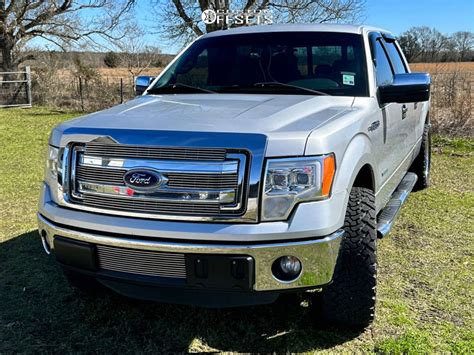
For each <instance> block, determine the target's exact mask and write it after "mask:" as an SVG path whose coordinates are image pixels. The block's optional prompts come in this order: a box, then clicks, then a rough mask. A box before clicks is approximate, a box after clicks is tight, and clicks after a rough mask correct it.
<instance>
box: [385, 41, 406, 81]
mask: <svg viewBox="0 0 474 355" xmlns="http://www.w3.org/2000/svg"><path fill="white" fill-rule="evenodd" d="M385 48H387V51H388V55H389V56H390V59H391V60H392V64H393V69H394V70H395V74H402V73H406V72H407V71H406V69H405V65H404V64H403V60H402V57H401V56H400V53H399V52H398V49H397V47H396V46H395V42H388V43H387V42H386V43H385Z"/></svg>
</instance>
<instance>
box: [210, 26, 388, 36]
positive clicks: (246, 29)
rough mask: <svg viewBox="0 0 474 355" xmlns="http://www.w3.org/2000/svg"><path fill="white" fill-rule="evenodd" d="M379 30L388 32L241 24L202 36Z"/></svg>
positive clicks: (334, 27) (344, 28) (366, 27)
mask: <svg viewBox="0 0 474 355" xmlns="http://www.w3.org/2000/svg"><path fill="white" fill-rule="evenodd" d="M370 31H375V32H381V33H387V34H390V32H389V31H387V30H384V29H382V28H377V27H372V26H364V25H341V24H281V25H280V24H278V25H276V24H272V25H256V26H242V27H237V28H232V29H228V30H220V31H214V32H211V33H208V34H205V35H204V36H203V38H209V37H217V36H224V35H234V34H246V33H268V32H338V33H353V34H363V33H364V32H370Z"/></svg>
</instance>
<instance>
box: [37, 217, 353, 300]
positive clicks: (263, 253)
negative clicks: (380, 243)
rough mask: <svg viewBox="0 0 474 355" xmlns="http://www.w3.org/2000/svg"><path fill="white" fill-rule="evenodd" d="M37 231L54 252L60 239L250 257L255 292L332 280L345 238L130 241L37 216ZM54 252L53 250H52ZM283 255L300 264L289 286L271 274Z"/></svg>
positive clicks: (337, 235)
mask: <svg viewBox="0 0 474 355" xmlns="http://www.w3.org/2000/svg"><path fill="white" fill-rule="evenodd" d="M38 229H39V232H40V235H41V236H42V239H43V243H44V244H45V242H46V243H47V245H46V246H50V247H51V248H54V238H55V237H56V236H61V237H65V238H70V239H75V240H79V241H83V242H88V243H92V244H99V245H106V246H115V247H122V248H129V249H138V250H152V251H161V252H178V253H184V254H186V253H202V254H228V255H229V254H236V255H249V256H251V257H253V259H254V261H255V284H254V290H255V291H270V290H282V289H291V288H301V287H311V286H320V285H325V284H327V283H329V282H330V281H331V279H332V275H333V272H334V267H335V264H336V259H337V255H338V253H339V244H340V242H341V238H342V236H343V234H344V232H343V231H342V230H338V231H336V232H334V233H332V234H331V235H328V236H326V237H324V238H320V239H313V240H305V241H295V242H288V243H281V242H278V243H265V244H251V245H240V244H234V245H232V244H205V243H203V242H199V243H190V242H188V243H185V242H162V241H149V240H140V239H130V238H127V237H126V236H123V237H121V236H117V237H112V236H106V235H101V234H98V233H97V234H96V233H94V232H83V231H77V230H74V229H68V228H65V227H60V226H57V225H55V224H53V223H51V222H50V221H48V220H47V219H45V218H44V217H43V216H42V215H41V214H38ZM53 251H54V249H53ZM284 255H293V256H296V257H297V258H299V259H300V260H301V262H302V267H303V269H302V272H301V275H300V277H299V278H298V279H296V280H295V281H292V282H281V281H278V280H277V279H276V278H275V277H274V276H273V274H272V271H271V266H272V264H273V262H274V261H275V260H276V259H277V258H279V257H281V256H284Z"/></svg>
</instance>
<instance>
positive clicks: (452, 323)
mask: <svg viewBox="0 0 474 355" xmlns="http://www.w3.org/2000/svg"><path fill="white" fill-rule="evenodd" d="M73 116H74V114H69V113H60V112H53V111H49V110H46V109H30V110H16V109H15V110H0V196H1V199H0V208H1V210H0V213H1V214H0V353H8V352H17V351H18V352H87V353H91V352H101V353H104V352H113V353H119V352H127V353H130V352H142V351H143V352H157V351H162V352H164V351H175V352H176V351H239V352H278V353H281V352H290V351H292V352H310V351H330V352H331V351H351V352H352V351H364V352H394V353H401V352H413V353H414V352H431V351H454V352H473V351H474V333H473V328H474V321H473V311H474V301H473V295H474V289H473V287H474V286H473V285H474V277H473V275H474V267H473V263H474V225H473V221H474V181H473V166H474V154H473V152H474V141H473V140H467V139H464V140H460V139H457V140H450V139H448V138H441V137H437V138H436V140H435V145H436V147H435V154H434V156H433V170H432V173H433V175H432V187H431V188H430V189H429V190H427V191H424V192H419V193H416V194H413V195H412V196H411V197H410V198H409V200H408V203H407V206H406V207H405V208H404V210H403V212H402V214H401V217H400V218H399V220H398V221H397V223H396V226H395V228H394V230H393V232H392V234H391V235H390V236H389V237H388V238H386V239H383V240H380V241H379V245H378V248H379V249H378V257H379V278H378V282H379V288H378V305H377V312H376V321H375V323H374V324H373V326H372V327H371V328H370V329H368V330H367V331H366V332H364V333H362V334H357V333H353V332H350V331H344V330H337V329H331V328H329V329H313V328H312V327H311V321H312V319H311V315H310V313H309V312H308V309H307V307H304V306H300V305H299V303H298V302H297V300H296V299H295V300H291V299H290V300H286V301H285V302H286V303H284V302H283V301H282V302H280V303H277V304H276V305H270V306H261V307H252V308H245V309H233V310H206V309H199V308H193V307H186V306H176V305H165V304H157V303H151V302H140V301H134V300H130V299H126V298H123V297H121V296H118V295H115V294H113V293H106V294H104V295H102V296H100V297H96V298H94V297H92V298H90V297H89V298H88V297H85V296H82V295H80V294H78V293H76V292H75V291H74V290H73V289H71V288H70V287H69V286H68V284H67V283H66V280H65V279H64V277H63V275H62V273H61V271H60V269H59V268H58V267H57V265H56V264H55V263H54V261H53V260H51V259H49V258H48V257H47V256H46V255H45V254H44V253H43V251H42V248H41V245H40V242H39V238H38V235H37V231H36V224H35V223H36V222H35V211H36V204H37V198H38V193H39V187H40V183H41V180H42V175H43V158H44V152H45V146H46V142H47V137H48V133H49V131H50V129H51V128H52V127H53V125H55V124H56V123H58V122H60V121H63V120H65V119H67V118H70V117H73Z"/></svg>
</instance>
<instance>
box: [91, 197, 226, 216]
mask: <svg viewBox="0 0 474 355" xmlns="http://www.w3.org/2000/svg"><path fill="white" fill-rule="evenodd" d="M82 203H83V204H84V205H86V206H91V207H99V208H105V209H110V210H118V211H134V212H142V213H156V214H170V213H171V214H174V215H182V216H186V215H195V214H200V215H206V216H208V215H218V214H219V205H218V204H217V203H189V202H171V201H169V202H164V201H155V200H151V199H147V200H145V199H138V198H131V197H127V198H125V197H115V196H112V197H108V196H101V195H92V194H84V196H83V202H82Z"/></svg>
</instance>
